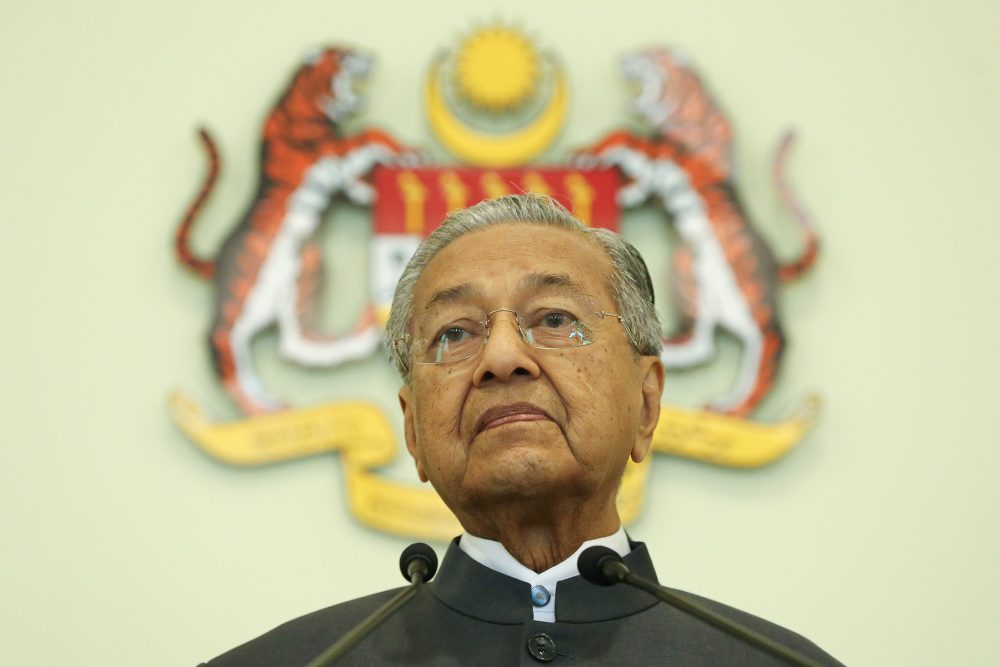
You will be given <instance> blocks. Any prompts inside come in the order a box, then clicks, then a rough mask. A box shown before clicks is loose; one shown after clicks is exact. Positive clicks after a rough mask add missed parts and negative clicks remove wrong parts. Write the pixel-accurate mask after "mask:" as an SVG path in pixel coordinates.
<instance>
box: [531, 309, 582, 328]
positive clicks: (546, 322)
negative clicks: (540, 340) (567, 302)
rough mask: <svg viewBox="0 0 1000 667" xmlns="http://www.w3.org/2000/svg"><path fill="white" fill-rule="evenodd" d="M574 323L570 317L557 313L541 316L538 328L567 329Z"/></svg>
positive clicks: (566, 314) (574, 319) (573, 319)
mask: <svg viewBox="0 0 1000 667" xmlns="http://www.w3.org/2000/svg"><path fill="white" fill-rule="evenodd" d="M575 321H576V318H574V317H573V316H572V315H570V314H568V313H563V312H559V311H555V312H551V313H546V314H545V315H543V316H542V318H541V320H540V322H539V326H541V327H544V328H546V329H568V328H569V327H570V326H572V325H573V323H574V322H575Z"/></svg>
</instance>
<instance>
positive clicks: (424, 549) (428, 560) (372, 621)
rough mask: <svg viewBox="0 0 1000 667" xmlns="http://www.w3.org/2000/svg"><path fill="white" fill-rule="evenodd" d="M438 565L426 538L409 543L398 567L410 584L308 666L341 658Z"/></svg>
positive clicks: (325, 665)
mask: <svg viewBox="0 0 1000 667" xmlns="http://www.w3.org/2000/svg"><path fill="white" fill-rule="evenodd" d="M437 565H438V560H437V554H435V553H434V550H433V549H431V548H430V547H429V546H427V545H426V544H424V543H423V542H417V543H416V544H411V545H410V546H408V547H406V549H404V550H403V553H402V555H401V556H400V557H399V571H400V572H401V573H402V574H403V577H404V578H405V579H406V580H407V581H409V582H410V585H409V586H407V587H406V588H404V589H403V590H401V591H400V592H399V593H397V594H396V595H394V596H393V597H392V599H391V600H389V601H388V602H386V603H385V604H384V605H382V606H381V607H379V608H378V609H376V610H375V611H374V612H372V613H371V615H370V616H368V618H366V619H365V620H363V621H362V622H361V623H358V624H357V625H356V626H354V627H353V628H351V630H350V632H348V633H347V634H346V635H344V636H343V637H341V638H340V639H338V640H337V641H336V643H334V644H333V645H332V646H330V648H328V649H326V650H325V651H323V652H322V653H321V654H319V656H317V657H316V658H314V659H313V660H312V661H311V662H310V663H309V664H308V665H306V667H328V666H329V665H332V664H333V663H334V662H336V661H337V660H339V659H340V658H341V657H342V656H343V655H344V654H345V653H347V652H348V651H350V650H351V649H352V648H353V647H354V645H355V644H357V643H358V642H359V641H361V640H362V639H364V638H365V637H366V636H368V634H369V633H370V632H371V631H372V630H374V629H375V628H376V627H378V626H379V624H381V623H382V622H383V621H384V620H385V619H387V618H389V617H390V616H392V615H393V614H395V613H396V612H397V611H399V610H400V609H401V608H402V607H403V605H405V604H406V603H407V602H409V601H410V600H412V599H413V598H414V597H416V595H417V593H419V592H420V589H421V587H422V586H423V584H424V582H426V581H430V580H431V579H432V578H433V577H434V574H435V573H436V572H437Z"/></svg>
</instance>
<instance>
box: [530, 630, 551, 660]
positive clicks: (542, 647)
mask: <svg viewBox="0 0 1000 667" xmlns="http://www.w3.org/2000/svg"><path fill="white" fill-rule="evenodd" d="M528 653H530V654H531V657H532V658H534V659H535V660H537V661H538V662H552V661H553V660H554V659H555V657H556V643H555V642H554V641H552V637H549V636H548V635H547V634H545V633H544V632H540V633H538V634H537V635H535V636H534V637H532V638H531V639H529V640H528Z"/></svg>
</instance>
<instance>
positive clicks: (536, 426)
mask: <svg viewBox="0 0 1000 667" xmlns="http://www.w3.org/2000/svg"><path fill="white" fill-rule="evenodd" d="M388 334H389V338H390V342H391V346H392V351H393V355H394V361H395V363H396V365H397V368H398V369H399V371H400V373H401V375H402V376H403V381H404V386H403V388H402V389H401V390H400V392H399V401H400V405H401V406H402V409H403V417H404V428H405V438H406V445H407V448H408V450H409V452H410V454H411V455H412V456H413V459H414V461H415V462H416V467H417V473H418V474H419V476H420V479H421V480H423V481H425V482H426V481H429V482H430V483H431V484H432V485H433V486H434V488H435V489H436V490H437V492H438V493H439V494H440V495H441V497H442V498H443V499H444V501H445V503H447V505H448V507H449V508H451V510H452V511H453V512H454V513H455V515H456V516H457V517H458V519H459V521H461V524H462V526H463V528H464V529H465V534H464V535H462V536H461V538H458V539H456V540H455V541H454V542H453V543H452V544H451V546H450V547H449V549H448V552H447V555H446V556H445V558H444V562H443V563H442V566H441V569H440V572H439V574H438V575H437V577H436V578H435V579H434V580H433V581H432V582H431V583H430V584H429V585H428V586H427V587H426V588H425V589H424V590H423V591H422V592H421V593H420V594H419V595H417V596H416V597H415V598H414V599H413V600H412V601H411V602H410V603H409V604H408V605H407V606H405V607H403V609H402V610H401V611H400V612H399V613H398V614H396V615H395V616H393V617H392V618H390V619H389V620H388V621H386V622H385V623H384V624H383V625H381V626H379V627H378V628H377V629H376V630H375V631H374V632H373V633H372V634H371V635H369V636H368V637H367V638H365V639H364V640H362V641H361V642H360V643H359V644H357V645H356V646H355V647H354V648H353V649H352V650H351V651H350V652H349V653H347V654H346V655H345V657H344V660H343V662H342V663H341V664H358V665H362V664H363V665H369V664H408V665H514V664H535V663H537V662H553V663H555V664H559V663H567V664H568V663H572V664H574V665H580V664H593V665H651V664H674V665H778V664H782V663H781V662H779V661H778V660H776V659H775V658H772V657H770V656H769V655H767V654H766V653H763V652H761V651H759V650H757V649H754V648H751V647H748V646H746V645H744V644H742V643H740V642H738V641H737V640H735V639H732V638H730V637H729V636H728V635H726V634H723V633H722V632H720V631H718V630H716V629H714V628H712V627H711V626H709V625H707V624H705V623H702V622H701V621H698V620H695V619H693V618H691V617H689V616H686V615H685V614H683V613H681V612H679V611H676V610H675V609H674V608H672V607H669V606H667V605H664V604H660V603H658V602H657V601H656V599H654V598H653V597H651V596H650V595H648V594H647V593H644V592H642V591H638V590H635V589H632V588H627V587H624V586H618V587H613V588H601V587H598V586H595V585H594V584H591V583H588V582H587V581H584V580H583V579H582V578H581V577H580V576H579V574H578V572H577V566H576V561H577V556H578V555H579V553H580V552H581V551H582V550H583V549H584V548H586V547H588V546H591V545H595V544H599V545H605V546H607V547H610V548H611V549H613V550H614V551H616V552H618V553H619V554H620V555H622V556H623V557H624V561H625V563H626V564H628V566H629V567H630V568H631V570H632V571H633V572H636V573H638V574H641V575H643V576H646V577H648V578H651V579H655V574H654V572H653V566H652V563H651V561H650V557H649V554H648V553H647V551H646V548H645V546H643V545H642V544H641V543H637V542H632V541H630V540H629V538H628V536H627V535H626V534H625V532H624V530H623V528H622V526H621V522H620V520H619V517H618V512H617V510H616V506H615V496H616V493H617V490H618V485H619V482H620V480H621V476H622V473H623V471H624V469H625V465H626V463H627V462H628V459H629V458H632V459H633V460H635V461H641V460H642V459H643V457H645V456H646V455H647V453H648V450H649V446H650V441H651V439H652V435H653V430H654V428H655V427H656V422H657V419H658V417H659V412H660V395H661V392H662V389H663V377H664V372H663V365H662V364H661V363H660V359H659V349H660V327H659V323H658V320H657V316H656V312H655V310H654V307H653V292H652V285H651V283H650V280H649V276H648V273H647V271H646V267H645V264H644V263H643V261H642V258H641V257H640V256H639V254H638V252H637V251H636V250H635V248H633V247H632V246H631V245H630V244H629V243H628V242H626V241H625V240H624V239H622V238H621V237H619V236H617V235H615V234H613V233H611V232H608V231H605V230H600V229H591V228H588V227H586V226H584V225H583V224H581V223H580V222H578V221H577V220H575V219H574V218H573V217H572V216H571V215H570V214H569V213H568V212H567V211H566V210H565V209H564V208H562V207H561V206H559V205H558V204H556V203H555V202H553V201H552V200H550V199H548V198H544V197H539V196H534V195H522V196H509V197H502V198H500V199H495V200H490V201H486V202H483V203H481V204H478V205H476V206H473V207H471V208H469V209H466V210H463V211H458V212H455V213H452V214H451V215H449V216H448V218H447V219H446V220H445V221H444V223H443V224H442V225H441V227H440V228H439V229H437V230H436V231H435V232H434V233H433V234H431V235H430V237H429V238H428V239H427V240H426V241H424V243H423V244H422V245H421V246H420V248H419V249H418V250H417V252H416V253H415V254H414V256H413V258H412V259H411V260H410V263H409V265H408V266H407V268H406V270H405V271H404V273H403V277H402V278H401V279H400V281H399V285H398V287H397V289H396V294H395V297H394V299H393V305H392V314H391V316H390V318H389V324H388ZM393 593H394V592H393V591H389V592H385V593H380V594H378V595H373V596H369V597H366V598H362V599H359V600H354V601H352V602H347V603H344V604H341V605H337V606H334V607H331V608H329V609H325V610H322V611H318V612H315V613H313V614H310V615H308V616H304V617H302V618H300V619H297V620H295V621H292V622H290V623H287V624H285V625H283V626H281V627H279V628H277V629H275V630H273V631H271V632H270V633H268V634H266V635H264V636H262V637H260V638H258V639H256V640H254V641H251V642H249V643H248V644H245V645H243V646H241V647H238V648H236V649H234V650H233V651H230V652H229V653H227V654H225V655H223V656H221V657H219V658H217V659H215V660H213V661H212V662H211V663H209V664H210V665H211V666H212V667H226V666H230V665H231V666H237V665H239V666H250V665H260V666H264V665H268V666H272V665H273V666H279V665H280V666H282V667H290V666H292V665H304V664H306V663H307V662H309V661H310V660H312V659H314V658H315V657H316V656H317V655H319V654H321V653H322V652H323V650H324V649H325V648H326V647H327V646H328V645H329V644H331V643H332V642H334V641H335V640H336V639H337V638H339V637H340V636H342V635H343V634H344V633H345V632H347V631H348V630H350V629H351V627H352V626H354V625H355V624H356V623H358V622H359V621H361V620H362V619H363V618H365V616H366V615H368V614H369V613H371V612H372V611H373V610H374V609H376V608H377V607H378V606H379V605H381V604H382V603H384V602H385V601H386V600H388V599H389V598H390V597H391V596H392V594H393ZM702 602H703V603H704V604H706V605H708V606H710V607H711V608H712V609H713V610H715V611H716V612H718V613H720V614H722V615H724V616H727V617H729V618H731V619H733V620H735V621H737V622H739V623H742V624H744V625H746V626H749V627H751V628H752V629H754V630H756V631H758V632H760V633H762V634H765V635H767V636H769V637H771V638H773V639H776V640H778V641H780V642H782V643H784V644H786V645H790V646H792V647H794V648H795V649H797V650H799V651H800V652H802V653H805V654H807V655H809V656H812V657H813V658H815V659H817V660H819V661H820V662H822V663H823V664H838V663H837V662H836V661H835V660H833V659H832V658H830V657H829V656H827V655H826V654H825V653H823V652H822V651H820V650H819V649H818V648H816V647H815V646H814V645H812V644H811V643H809V642H808V641H806V640H805V639H803V638H801V637H799V636H798V635H795V634H793V633H791V632H789V631H787V630H784V629H782V628H779V627H777V626H774V625H772V624H770V623H767V622H766V621H763V620H760V619H757V618H755V617H753V616H750V615H748V614H745V613H742V612H739V611H737V610H734V609H731V608H728V607H724V606H723V605H719V604H717V603H713V602H709V601H706V600H702Z"/></svg>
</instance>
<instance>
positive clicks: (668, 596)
mask: <svg viewBox="0 0 1000 667" xmlns="http://www.w3.org/2000/svg"><path fill="white" fill-rule="evenodd" d="M591 550H593V551H591ZM598 550H600V551H598ZM605 550H606V553H605ZM588 552H591V553H589V554H588ZM587 561H589V562H587ZM578 563H579V567H578V569H579V571H580V574H581V575H582V576H583V578H584V579H586V580H587V581H590V582H591V583H595V584H599V585H601V586H611V585H613V584H616V583H619V582H622V583H626V584H628V585H629V586H634V587H635V588H638V589H640V590H643V591H646V592H647V593H649V594H650V595H653V596H654V597H656V598H657V599H659V600H660V601H661V602H665V603H667V604H669V605H670V606H672V607H676V608H677V609H680V610H681V611H683V612H685V613H686V614H689V615H691V616H694V617H695V618H697V619H700V620H702V621H704V622H705V623H708V624H709V625H711V626H713V627H715V628H717V629H719V630H722V631H723V632H725V633H726V634H728V635H730V636H733V637H736V638H737V639H739V640H741V641H743V642H744V643H747V644H750V645H751V646H755V647H756V648H759V649H761V650H762V651H765V652H767V653H770V654H771V655H773V656H775V657H776V658H779V659H781V660H783V661H785V662H787V663H788V664H790V665H795V666H796V667H824V666H823V664H822V663H820V662H817V661H816V660H814V659H812V658H810V657H808V656H806V655H803V654H802V653H799V652H798V651H796V650H794V649H792V648H790V647H788V646H785V645H784V644H781V643H779V642H776V641H775V640H773V639H771V638H770V637H767V636H765V635H762V634H760V633H759V632H757V631H755V630H751V629H750V628H748V627H746V626H745V625H741V624H740V623H737V622H735V621H732V620H730V619H728V618H726V617H725V616H723V615H721V614H718V613H716V612H714V611H712V610H711V609H708V608H707V607H704V606H702V605H700V604H698V603H697V602H695V601H694V600H689V599H688V598H686V597H684V596H681V595H678V594H676V593H674V592H673V591H670V590H668V589H666V588H664V587H663V586H660V585H659V584H657V583H656V582H654V581H650V580H649V579H646V578H645V577H641V576H639V575H638V574H633V573H632V571H631V570H629V568H628V565H626V564H625V563H624V562H623V561H622V559H621V556H619V555H618V554H617V553H615V552H614V551H612V550H611V549H608V548H607V547H600V546H594V547H589V548H588V549H585V550H584V552H583V553H581V554H580V558H579V560H578Z"/></svg>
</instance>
